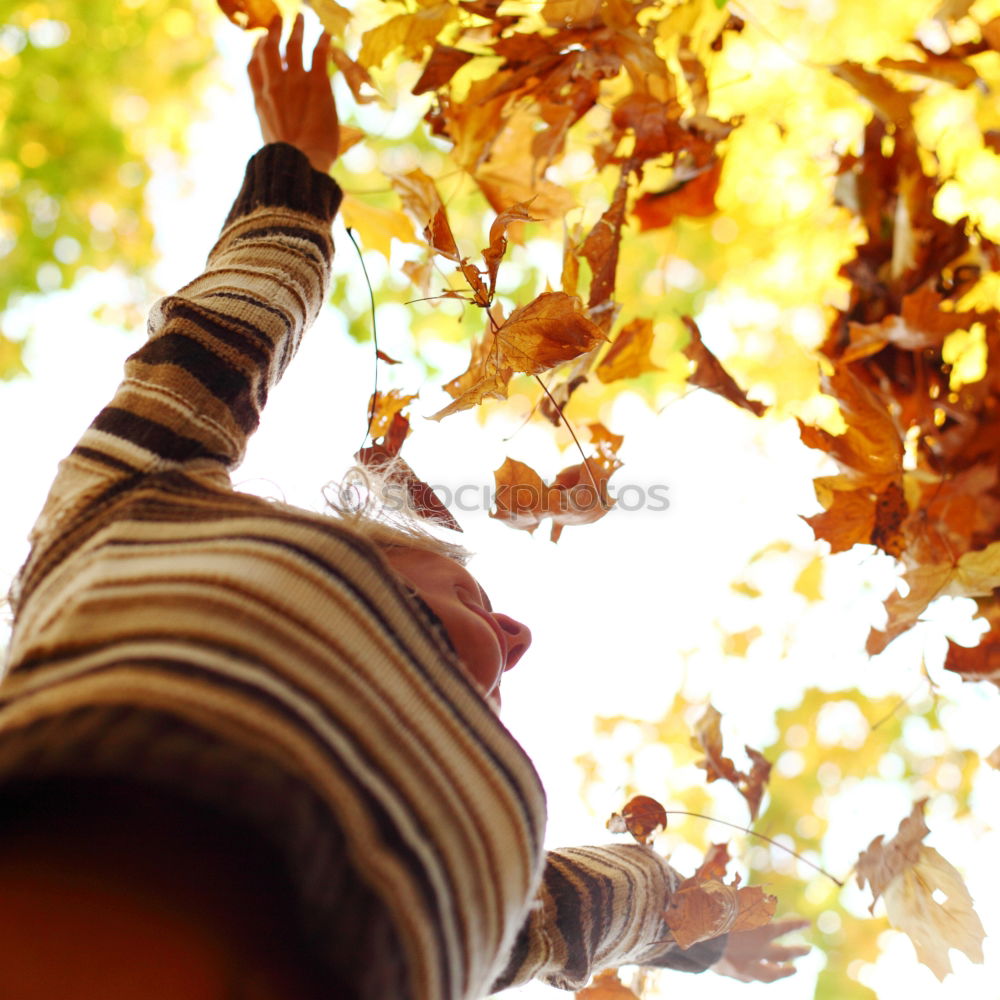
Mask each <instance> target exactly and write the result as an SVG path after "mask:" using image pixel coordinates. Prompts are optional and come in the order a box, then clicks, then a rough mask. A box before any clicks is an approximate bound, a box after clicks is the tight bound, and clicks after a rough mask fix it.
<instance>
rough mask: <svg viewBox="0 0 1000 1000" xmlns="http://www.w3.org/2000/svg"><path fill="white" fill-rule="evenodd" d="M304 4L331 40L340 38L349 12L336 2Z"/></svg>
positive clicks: (316, 0)
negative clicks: (313, 12)
mask: <svg viewBox="0 0 1000 1000" xmlns="http://www.w3.org/2000/svg"><path fill="white" fill-rule="evenodd" d="M305 2H306V3H307V4H308V5H309V6H310V7H311V8H312V9H313V10H314V11H315V12H316V16H317V17H318V18H319V20H320V23H321V24H322V25H323V30H324V31H325V32H326V33H327V34H328V35H330V37H331V38H340V36H341V35H342V34H343V33H344V29H345V28H346V27H347V25H348V24H349V23H350V20H351V12H350V11H349V10H348V9H347V8H346V7H342V6H341V5H340V4H339V3H337V0H305ZM341 152H343V147H341Z"/></svg>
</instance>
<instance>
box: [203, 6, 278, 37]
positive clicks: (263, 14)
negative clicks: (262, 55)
mask: <svg viewBox="0 0 1000 1000" xmlns="http://www.w3.org/2000/svg"><path fill="white" fill-rule="evenodd" d="M217 2H218V4H219V10H221V11H222V13H223V14H225V15H226V17H228V18H229V20H230V21H232V22H233V24H235V25H236V26H237V27H240V28H242V29H243V30H244V31H252V30H253V29H254V28H266V27H268V26H269V25H270V23H271V22H272V21H273V20H274V19H275V18H276V17H280V16H281V11H280V10H278V8H277V6H275V4H274V2H273V0H217Z"/></svg>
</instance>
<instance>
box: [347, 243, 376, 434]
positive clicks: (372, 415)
mask: <svg viewBox="0 0 1000 1000" xmlns="http://www.w3.org/2000/svg"><path fill="white" fill-rule="evenodd" d="M347 236H348V238H349V239H350V241H351V242H352V243H353V244H354V249H355V250H356V251H357V254H358V260H359V261H361V271H362V273H363V274H364V276H365V284H367V285H368V299H369V301H370V302H371V311H372V345H373V346H374V348H375V375H374V377H373V379H372V398H371V402H370V403H369V404H368V426H367V427H365V436H364V437H363V438H362V439H361V447H360V448H358V451H361V450H362V448H364V446H365V442H366V441H367V440H368V435H369V434H371V430H372V421H374V419H375V403H376V401H377V400H378V328H377V327H376V325H375V292H374V291H372V282H371V278H369V277H368V268H367V267H365V258H364V256H363V254H362V253H361V247H359V246H358V241H357V240H356V239H355V238H354V230H353V229H351V227H350V226H348V227H347Z"/></svg>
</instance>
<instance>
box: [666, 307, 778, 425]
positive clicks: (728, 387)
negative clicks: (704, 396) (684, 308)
mask: <svg viewBox="0 0 1000 1000" xmlns="http://www.w3.org/2000/svg"><path fill="white" fill-rule="evenodd" d="M681 318H682V319H683V320H684V325H685V326H686V327H687V328H688V332H689V333H690V334H691V341H690V343H689V344H688V345H687V347H685V348H684V356H685V357H686V358H689V359H690V360H691V361H693V362H694V363H695V368H694V371H693V372H692V373H691V374H690V375H689V376H688V382H690V383H691V384H692V385H697V386H699V387H700V388H702V389H708V391H709V392H714V393H717V394H718V395H720V396H722V397H723V398H724V399H728V400H729V402H730V403H735V404H736V405H737V406H742V407H743V409H744V410H749V411H750V412H751V413H754V414H756V415H757V416H758V417H759V416H761V414H763V412H764V411H765V410H766V409H767V407H766V406H765V405H764V404H763V403H760V402H758V401H757V400H755V399H747V394H746V393H745V392H744V391H743V390H742V389H741V388H740V387H739V386H738V385H737V384H736V381H735V380H734V379H733V377H732V375H730V374H729V372H727V371H726V369H725V368H723V367H722V362H721V361H719V359H718V358H717V357H716V356H715V355H714V354H713V353H712V352H711V351H710V350H709V349H708V348H707V347H706V346H705V344H704V343H703V342H702V339H701V331H700V330H699V329H698V326H697V324H696V323H695V321H694V320H693V319H691V317H690V316H682V317H681Z"/></svg>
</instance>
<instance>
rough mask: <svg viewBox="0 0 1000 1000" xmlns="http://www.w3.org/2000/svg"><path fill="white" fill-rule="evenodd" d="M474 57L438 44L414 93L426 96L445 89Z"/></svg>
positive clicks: (415, 85)
mask: <svg viewBox="0 0 1000 1000" xmlns="http://www.w3.org/2000/svg"><path fill="white" fill-rule="evenodd" d="M473 57H474V56H473V53H472V52H464V51H463V50H462V49H455V48H452V46H450V45H442V44H441V43H440V42H438V43H437V44H436V45H435V46H434V48H433V49H432V50H431V54H430V57H429V58H428V60H427V63H426V65H425V66H424V71H423V72H422V73H421V74H420V79H419V80H417V82H416V83H415V84H414V85H413V91H412V92H413V93H414V94H426V93H427V91H429V90H437V89H438V87H443V86H444V85H445V84H446V83H448V81H449V80H451V78H452V77H453V76H454V75H455V74H456V73H457V72H458V71H459V70H460V69H461V68H462V67H463V66H464V65H465V64H466V63H467V62H468V61H469V60H470V59H472V58H473Z"/></svg>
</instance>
